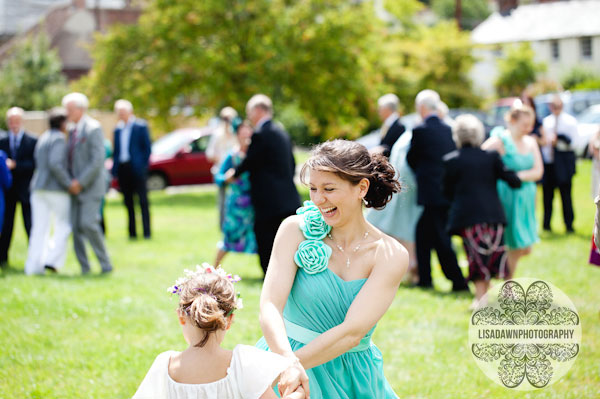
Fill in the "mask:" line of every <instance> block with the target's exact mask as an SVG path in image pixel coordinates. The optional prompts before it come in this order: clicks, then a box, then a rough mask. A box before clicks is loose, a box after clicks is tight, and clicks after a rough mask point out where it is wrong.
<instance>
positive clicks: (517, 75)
mask: <svg viewBox="0 0 600 399" xmlns="http://www.w3.org/2000/svg"><path fill="white" fill-rule="evenodd" d="M505 50H506V56H505V57H503V58H500V59H498V78H497V79H496V83H495V85H496V91H497V93H498V96H500V97H508V96H518V95H520V94H521V92H523V90H524V89H525V88H526V87H527V86H528V85H529V84H531V83H533V82H535V81H536V79H537V76H538V74H539V73H540V72H544V71H545V70H546V64H544V63H542V62H535V60H534V53H533V50H532V49H531V46H530V45H529V43H521V44H519V45H512V46H507V47H506V49H505Z"/></svg>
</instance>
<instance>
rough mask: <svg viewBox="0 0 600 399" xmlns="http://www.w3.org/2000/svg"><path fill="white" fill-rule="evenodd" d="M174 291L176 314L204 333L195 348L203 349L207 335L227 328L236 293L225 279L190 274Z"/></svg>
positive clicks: (216, 275) (211, 274)
mask: <svg viewBox="0 0 600 399" xmlns="http://www.w3.org/2000/svg"><path fill="white" fill-rule="evenodd" d="M177 290H178V292H177V293H178V295H179V310H180V311H181V312H182V313H184V314H186V315H187V316H189V318H190V320H191V321H192V323H193V325H194V326H196V327H198V328H200V329H201V330H203V331H204V333H205V334H204V338H203V339H202V340H201V341H200V342H198V343H197V344H196V345H195V346H197V347H203V346H204V345H206V342H207V341H208V338H209V336H210V334H211V333H213V332H215V331H218V330H225V329H226V328H227V327H228V325H229V321H228V320H227V317H228V316H229V315H230V314H231V313H232V312H233V311H234V310H235V309H236V292H235V288H234V286H233V283H232V282H231V281H230V280H229V279H228V278H227V277H224V276H221V275H219V274H217V273H203V274H194V275H192V276H191V277H189V278H187V279H186V280H185V281H183V282H182V283H181V284H178V285H177Z"/></svg>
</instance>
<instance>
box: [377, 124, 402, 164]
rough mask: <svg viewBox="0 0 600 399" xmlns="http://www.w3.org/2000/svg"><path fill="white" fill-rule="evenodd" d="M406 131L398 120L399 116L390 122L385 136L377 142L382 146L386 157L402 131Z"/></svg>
mask: <svg viewBox="0 0 600 399" xmlns="http://www.w3.org/2000/svg"><path fill="white" fill-rule="evenodd" d="M405 131H406V128H405V127H404V125H403V124H402V123H401V122H400V118H398V119H396V120H395V121H394V123H392V124H391V126H390V127H389V129H388V131H387V132H386V134H385V136H384V137H383V138H382V139H381V143H380V144H379V145H380V146H382V147H383V148H384V150H383V155H385V156H386V157H389V156H390V153H391V151H392V147H393V146H394V144H395V143H396V141H398V139H399V138H400V136H401V135H402V133H404V132H405Z"/></svg>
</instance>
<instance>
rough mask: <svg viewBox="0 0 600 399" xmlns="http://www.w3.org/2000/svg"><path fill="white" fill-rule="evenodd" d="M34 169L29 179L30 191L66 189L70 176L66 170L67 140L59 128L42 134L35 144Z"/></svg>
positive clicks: (69, 182)
mask: <svg viewBox="0 0 600 399" xmlns="http://www.w3.org/2000/svg"><path fill="white" fill-rule="evenodd" d="M34 156H35V165H36V169H35V172H34V173H33V178H32V179H31V186H30V188H31V191H34V190H49V191H67V190H68V189H69V185H70V184H71V177H70V176H69V172H68V170H67V168H68V165H67V140H66V138H65V135H64V134H63V133H62V132H61V131H60V130H49V131H47V132H45V133H44V134H42V136H41V137H40V138H39V139H38V142H37V144H36V146H35V153H34Z"/></svg>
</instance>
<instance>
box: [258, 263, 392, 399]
mask: <svg viewBox="0 0 600 399" xmlns="http://www.w3.org/2000/svg"><path fill="white" fill-rule="evenodd" d="M366 281H367V280H366V279H360V280H351V281H344V280H342V279H341V278H340V277H339V276H338V275H336V274H335V273H333V272H332V271H331V270H329V268H326V269H325V270H323V271H321V272H318V273H314V274H309V273H307V272H306V271H305V270H304V269H302V268H299V269H298V272H297V273H296V278H295V280H294V284H293V286H292V289H291V291H290V295H289V297H288V301H287V304H286V306H285V309H284V311H283V317H284V322H285V326H286V330H287V334H288V339H289V342H290V345H291V347H292V350H293V351H296V350H298V349H300V348H302V347H303V346H305V345H306V344H308V343H309V342H310V341H312V340H313V339H314V338H316V337H317V336H319V335H320V334H322V333H324V332H325V331H327V330H329V329H331V328H333V327H335V326H337V325H339V324H341V323H342V322H343V321H344V319H345V317H346V312H347V311H348V308H349V307H350V305H351V304H352V301H353V300H354V298H355V297H356V295H357V294H358V292H359V291H360V289H361V288H362V286H363V285H364V283H365V282H366ZM374 330H375V327H373V328H372V329H371V331H369V333H368V334H367V335H366V336H365V337H364V338H363V339H362V340H361V342H360V344H359V345H358V346H356V347H355V348H353V349H351V350H350V351H348V352H346V353H344V354H342V355H341V356H338V357H337V358H335V359H332V360H330V361H329V362H327V363H324V364H322V365H320V366H317V367H313V368H312V369H309V370H307V371H306V372H307V374H308V378H309V384H310V397H311V398H313V399H321V398H322V399H332V398H344V399H356V398H378V399H382V398H397V397H398V396H397V395H396V394H395V393H394V391H393V390H392V388H391V386H390V384H389V383H388V381H387V380H386V379H385V377H384V375H383V357H382V355H381V352H380V351H379V349H378V348H377V347H376V346H375V345H374V344H373V343H372V342H371V335H372V334H373V331H374ZM256 346H257V347H258V348H261V349H264V350H269V347H268V346H267V343H266V341H265V339H264V338H261V339H260V341H259V342H258V343H257V345H256Z"/></svg>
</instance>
